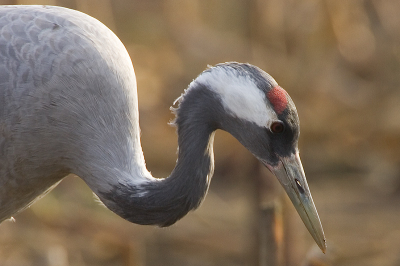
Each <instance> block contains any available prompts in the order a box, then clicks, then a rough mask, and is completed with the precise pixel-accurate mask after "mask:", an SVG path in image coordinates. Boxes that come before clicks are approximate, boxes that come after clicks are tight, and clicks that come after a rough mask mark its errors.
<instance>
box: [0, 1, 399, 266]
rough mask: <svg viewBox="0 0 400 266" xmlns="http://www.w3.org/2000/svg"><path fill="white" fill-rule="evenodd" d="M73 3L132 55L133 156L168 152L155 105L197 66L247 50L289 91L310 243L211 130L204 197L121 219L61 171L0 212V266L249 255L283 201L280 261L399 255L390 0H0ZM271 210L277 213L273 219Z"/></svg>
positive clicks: (161, 161)
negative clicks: (36, 192) (312, 227)
mask: <svg viewBox="0 0 400 266" xmlns="http://www.w3.org/2000/svg"><path fill="white" fill-rule="evenodd" d="M0 4H43V5H60V6H65V7H68V8H72V9H77V10H80V11H82V12H85V13H87V14H89V15H91V16H93V17H95V18H97V19H99V20H100V21H102V22H103V23H104V24H106V25H107V26H108V27H109V28H111V29H112V30H113V31H114V32H115V33H116V34H117V35H118V36H119V38H120V39H121V40H122V42H123V43H124V44H125V46H126V48H127V49H128V51H129V53H130V55H131V58H132V61H133V65H134V67H135V71H136V75H137V82H138V94H139V107H140V110H139V111H140V125H141V129H142V145H143V150H144V154H145V157H146V162H147V167H148V169H149V170H150V171H151V172H152V173H153V175H155V176H157V177H166V176H168V175H169V173H170V172H171V170H172V169H173V167H174V165H175V160H176V148H177V141H176V139H177V138H176V134H175V128H173V127H171V126H169V125H168V122H170V121H171V120H172V119H173V118H174V116H173V114H171V112H170V111H169V107H170V106H171V105H172V103H173V102H174V100H175V99H176V98H177V97H179V96H180V94H181V93H182V92H183V90H184V89H185V88H186V87H187V85H188V84H189V83H190V82H191V81H192V80H193V79H194V78H195V77H196V76H197V75H198V74H199V73H200V72H202V71H203V70H204V69H205V68H206V67H207V65H215V64H217V63H221V62H225V61H239V62H249V63H252V64H254V65H257V66H259V67H260V68H262V69H264V70H265V71H266V72H268V73H270V74H271V75H272V76H273V77H274V78H275V79H276V81H277V82H278V83H279V84H280V86H282V87H283V88H285V89H286V91H287V92H288V93H289V94H290V95H291V97H292V99H293V100H294V102H295V103H296V106H297V109H298V113H299V116H300V120H301V137H300V144H299V145H300V150H301V157H302V161H303V166H304V169H305V172H306V175H307V179H308V182H309V186H310V189H311V192H312V195H313V197H314V202H315V204H316V207H317V209H318V211H319V214H320V218H321V221H322V224H323V227H324V229H325V235H326V238H327V244H328V252H327V254H326V255H323V254H322V253H321V252H320V251H319V250H318V249H317V248H316V247H315V244H313V240H312V238H311V236H309V233H308V232H307V231H306V229H305V227H304V226H303V224H302V222H301V220H300V218H299V217H298V215H297V213H295V211H294V208H293V207H292V206H291V204H290V203H288V202H287V201H288V200H287V198H286V196H285V195H283V192H282V190H281V188H280V186H279V184H278V183H277V181H276V180H275V178H274V177H273V176H272V175H271V174H270V173H269V172H268V171H266V170H265V169H264V168H263V167H261V166H260V165H259V163H258V162H257V161H256V160H255V159H254V158H253V156H252V155H251V154H250V153H249V152H248V151H247V150H245V149H244V148H243V147H242V146H241V145H240V144H239V143H238V142H237V141H236V140H235V139H234V138H233V137H231V136H230V135H228V134H227V133H225V132H220V131H219V132H217V134H216V139H215V161H216V162H215V163H216V166H215V174H214V178H213V181H212V184H211V188H210V192H209V195H208V196H207V198H206V200H205V202H204V203H203V205H202V206H201V207H200V208H199V209H198V210H197V211H195V212H191V213H190V214H188V215H187V216H186V217H185V218H183V219H182V220H181V221H179V222H178V223H177V224H175V225H173V226H172V227H170V228H166V229H159V228H155V227H149V226H139V225H134V224H131V223H129V222H126V221H124V220H123V219H121V218H119V217H118V216H116V215H115V214H113V213H112V212H110V211H108V210H107V209H105V208H104V207H102V206H100V205H99V204H98V203H97V202H96V201H95V200H94V197H93V194H92V193H91V191H90V190H89V189H88V187H87V186H86V185H85V183H84V182H83V181H81V180H80V179H79V178H78V177H76V176H68V177H67V178H66V179H65V180H64V181H63V182H61V184H60V185H59V186H58V187H56V188H55V189H54V190H53V191H52V192H51V193H50V194H49V195H47V196H46V197H44V198H43V199H41V200H39V201H38V202H36V203H35V204H34V205H33V206H32V207H31V208H29V209H27V210H26V211H24V212H22V213H20V214H18V215H16V216H15V221H14V222H12V221H6V222H4V223H2V224H1V225H0V265H6V266H29V265H35V266H36V265H43V266H46V265H49V266H67V265H73V266H89V265H90V266H92V265H117V266H119V265H121V266H136V265H140V266H153V265H174V266H180V265H190V266H197V265H199V266H213V265H218V266H221V265H222V266H223V265H260V263H261V262H260V260H259V256H260V255H259V253H260V244H259V243H260V227H262V226H263V225H262V224H261V223H260V212H259V206H260V205H265V204H271V202H273V203H276V206H277V212H278V213H279V214H282V215H281V216H278V220H279V219H282V223H278V224H281V225H282V226H283V229H282V228H281V229H279V228H278V229H277V232H279V235H278V242H279V243H281V244H280V245H281V246H282V250H283V251H282V254H281V255H280V256H281V258H280V260H281V262H282V265H288V266H295V265H300V266H302V265H303V266H305V265H315V266H316V265H339V266H348V265H349V266H350V265H352V266H354V265H355V266H358V265H363V266H368V265H380V266H385V265H395V266H396V265H400V89H399V85H400V75H399V74H398V73H399V71H400V16H399V14H400V1H397V0H353V1H347V0H339V1H338V0H146V1H143V0H114V1H111V0H47V1H46V0H43V1H39V0H37V1H35V0H0ZM279 217H283V218H279Z"/></svg>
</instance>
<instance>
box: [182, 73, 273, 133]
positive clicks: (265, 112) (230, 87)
mask: <svg viewBox="0 0 400 266" xmlns="http://www.w3.org/2000/svg"><path fill="white" fill-rule="evenodd" d="M196 82H198V83H201V84H205V85H208V87H209V88H210V89H211V90H213V91H214V92H216V93H217V94H218V95H220V97H221V100H222V104H223V106H224V108H225V110H226V111H227V112H228V113H230V114H231V115H233V116H235V117H238V118H240V119H243V120H247V121H251V122H253V123H255V124H257V125H258V126H260V127H269V126H270V125H271V123H272V122H274V121H276V120H278V116H277V114H276V113H275V111H274V110H273V109H272V107H271V106H269V105H267V103H266V102H267V101H266V99H265V94H264V93H263V92H262V91H261V90H260V89H258V88H257V86H256V84H254V82H253V80H252V79H251V78H250V77H247V76H237V75H235V74H233V73H232V72H230V71H226V69H213V70H212V71H209V72H204V73H203V74H201V75H200V76H199V77H198V78H197V79H196V80H194V83H196ZM190 87H191V86H190Z"/></svg>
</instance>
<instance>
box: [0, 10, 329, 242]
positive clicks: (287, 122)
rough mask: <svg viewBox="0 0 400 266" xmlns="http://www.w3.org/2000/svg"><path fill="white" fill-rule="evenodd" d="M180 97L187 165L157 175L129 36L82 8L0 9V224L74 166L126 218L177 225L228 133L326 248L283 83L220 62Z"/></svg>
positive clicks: (205, 182) (181, 154)
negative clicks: (149, 165)
mask: <svg viewBox="0 0 400 266" xmlns="http://www.w3.org/2000/svg"><path fill="white" fill-rule="evenodd" d="M178 103H179V106H178V108H177V109H176V110H175V113H176V120H175V125H176V127H177V133H178V144H179V149H178V160H177V164H176V166H175V168H174V170H173V171H172V173H171V175H170V176H169V177H168V178H165V179H156V178H154V177H152V176H151V174H150V173H149V172H148V171H147V169H146V167H145V161H144V156H143V153H142V148H141V144H140V129H139V114H138V104H137V92H136V79H135V73H134V70H133V67H132V63H131V60H130V58H129V55H128V53H127V51H126V49H125V48H124V46H123V44H122V43H121V42H120V41H119V39H118V38H117V37H116V36H115V35H114V34H113V33H112V32H111V31H110V30H109V29H108V28H107V27H105V26H104V25H103V24H102V23H100V22H99V21H97V20H96V19H94V18H92V17H90V16H88V15H85V14H83V13H80V12H78V11H73V10H70V9H65V8H61V7H48V6H1V7H0V221H3V220H4V219H7V218H9V217H11V216H12V215H14V214H15V213H17V212H18V211H20V210H22V209H24V208H26V207H27V206H29V205H30V204H31V203H32V202H33V201H34V200H36V199H38V198H40V197H41V196H43V195H44V194H45V193H46V192H48V191H49V190H50V189H51V188H52V187H54V186H55V185H56V184H57V183H58V182H60V181H61V180H62V178H63V177H64V176H66V175H67V174H68V173H74V174H77V175H78V176H80V177H81V178H82V179H83V180H84V181H85V182H86V183H87V184H88V186H89V187H90V188H91V189H92V190H93V191H94V193H96V194H97V195H98V196H99V198H100V200H101V201H102V202H103V203H104V204H105V205H106V206H107V207H108V208H109V209H111V210H112V211H114V212H115V213H117V214H118V215H120V216H121V217H123V218H125V219H127V220H129V221H132V222H134V223H138V224H157V225H160V226H168V225H171V224H173V223H175V222H176V221H177V220H178V219H180V218H181V217H183V216H184V215H185V214H186V213H187V212H188V211H190V210H192V209H195V208H197V207H198V206H199V205H200V203H201V201H202V200H203V198H204V196H205V194H206V193H207V190H208V187H209V184H210V180H211V176H212V174H213V168H214V162H213V150H212V146H213V139H214V132H215V130H217V129H222V130H225V131H228V132H230V133H231V134H232V135H233V136H234V137H235V138H237V139H238V140H239V141H240V142H241V143H242V144H243V145H244V146H245V147H246V148H247V149H249V150H250V151H251V152H252V153H253V154H254V155H255V156H256V157H257V158H258V159H259V160H260V161H261V162H262V163H263V164H265V165H266V166H267V167H268V168H269V169H270V170H271V171H272V172H273V173H274V174H275V175H276V176H277V177H278V179H279V181H280V182H281V183H282V185H283V187H284V188H285V190H286V191H287V193H288V195H289V197H290V198H291V199H292V201H293V203H294V205H295V207H296V209H297V210H298V212H299V214H300V216H301V217H302V219H303V221H304V222H305V224H306V226H307V228H308V229H309V231H310V232H311V234H312V235H313V237H314V239H316V241H317V243H318V245H320V247H321V248H322V249H324V247H325V242H324V241H325V239H324V235H323V231H322V227H321V225H320V222H319V218H318V214H317V212H316V209H315V206H314V203H313V201H312V197H311V194H310V191H309V188H308V185H307V182H306V179H305V175H304V171H303V168H302V165H301V162H300V157H299V154H298V148H297V142H298V138H299V132H300V131H299V119H298V115H297V111H296V108H295V106H294V104H293V101H292V100H291V99H290V97H289V95H288V94H287V93H286V92H285V91H284V90H283V89H282V88H280V87H279V86H278V84H277V83H276V81H275V80H274V79H273V78H272V77H271V76H269V75H268V74H267V73H265V72H264V71H262V70H261V69H259V68H257V67H255V66H252V65H250V64H240V63H225V64H220V65H217V66H215V67H212V68H209V69H207V70H205V71H204V72H203V73H201V74H200V75H199V76H198V77H197V78H196V79H195V80H194V81H193V82H192V83H191V84H190V85H189V87H188V89H187V90H186V91H185V92H184V93H183V94H182V96H181V97H180V98H179V100H178Z"/></svg>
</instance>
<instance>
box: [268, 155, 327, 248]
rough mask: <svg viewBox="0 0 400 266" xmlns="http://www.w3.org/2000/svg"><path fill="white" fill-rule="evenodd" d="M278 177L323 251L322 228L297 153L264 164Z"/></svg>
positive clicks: (323, 238) (323, 236) (324, 243)
mask: <svg viewBox="0 0 400 266" xmlns="http://www.w3.org/2000/svg"><path fill="white" fill-rule="evenodd" d="M266 166H267V167H268V169H269V170H271V172H272V173H273V174H274V175H275V176H276V177H277V178H278V180H279V182H280V183H281V185H282V186H283V188H284V189H285V191H286V193H287V194H288V196H289V198H290V200H291V201H292V203H293V205H294V207H295V208H296V210H297V212H298V213H299V215H300V217H301V219H302V220H303V222H304V224H305V226H306V227H307V229H308V231H309V232H310V234H311V235H312V237H313V238H314V240H315V242H316V243H317V245H318V246H319V248H320V249H321V250H322V252H324V253H325V251H326V242H325V235H324V230H323V229H322V225H321V221H320V219H319V216H318V212H317V209H316V208H315V205H314V201H313V199H312V197H311V192H310V190H309V188H308V184H307V179H306V176H305V173H304V170H303V165H302V164H301V160H300V156H299V153H298V152H297V153H296V154H293V155H292V156H290V157H282V158H280V161H279V163H278V165H276V166H270V165H266Z"/></svg>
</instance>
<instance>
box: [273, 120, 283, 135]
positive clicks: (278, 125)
mask: <svg viewBox="0 0 400 266" xmlns="http://www.w3.org/2000/svg"><path fill="white" fill-rule="evenodd" d="M270 129H271V132H272V133H274V134H280V133H282V132H283V131H284V130H285V125H284V124H283V123H282V122H281V121H276V122H273V123H272V124H271V126H270Z"/></svg>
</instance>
